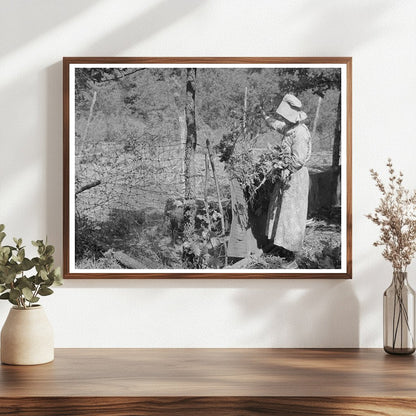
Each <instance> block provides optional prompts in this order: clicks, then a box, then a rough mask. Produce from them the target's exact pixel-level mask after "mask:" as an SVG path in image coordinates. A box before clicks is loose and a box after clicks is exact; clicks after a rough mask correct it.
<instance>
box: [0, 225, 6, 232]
mask: <svg viewBox="0 0 416 416" xmlns="http://www.w3.org/2000/svg"><path fill="white" fill-rule="evenodd" d="M4 228H5V226H4V224H0V232H1V231H4Z"/></svg>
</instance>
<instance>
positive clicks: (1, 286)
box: [0, 285, 7, 293]
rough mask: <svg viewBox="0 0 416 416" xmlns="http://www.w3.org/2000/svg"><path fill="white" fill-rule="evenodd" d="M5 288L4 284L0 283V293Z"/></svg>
mask: <svg viewBox="0 0 416 416" xmlns="http://www.w3.org/2000/svg"><path fill="white" fill-rule="evenodd" d="M5 290H7V288H6V286H4V285H0V293H3V292H4V291H5Z"/></svg>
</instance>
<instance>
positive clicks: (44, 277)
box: [39, 269, 48, 280]
mask: <svg viewBox="0 0 416 416" xmlns="http://www.w3.org/2000/svg"><path fill="white" fill-rule="evenodd" d="M39 276H40V277H41V279H42V280H48V273H46V270H44V269H42V270H41V271H40V272H39Z"/></svg>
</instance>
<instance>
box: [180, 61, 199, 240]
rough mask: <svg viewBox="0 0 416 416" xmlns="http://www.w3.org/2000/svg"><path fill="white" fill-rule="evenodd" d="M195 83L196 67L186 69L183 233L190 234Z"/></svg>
mask: <svg viewBox="0 0 416 416" xmlns="http://www.w3.org/2000/svg"><path fill="white" fill-rule="evenodd" d="M195 84H196V68H187V69H186V106H185V116H186V143H185V171H184V177H185V198H184V199H185V204H184V213H183V216H184V227H185V234H188V236H190V235H191V234H192V233H193V232H194V229H195V215H196V203H195V151H196V142H197V137H196V123H195Z"/></svg>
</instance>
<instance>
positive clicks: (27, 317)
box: [1, 305, 54, 365]
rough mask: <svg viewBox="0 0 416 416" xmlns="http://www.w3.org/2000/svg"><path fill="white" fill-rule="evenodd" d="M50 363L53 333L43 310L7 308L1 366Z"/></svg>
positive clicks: (40, 307)
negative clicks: (2, 364) (8, 309)
mask: <svg viewBox="0 0 416 416" xmlns="http://www.w3.org/2000/svg"><path fill="white" fill-rule="evenodd" d="M53 359H54V341H53V329H52V326H51V324H50V323H49V320H48V318H47V316H46V313H45V310H44V309H43V307H42V306H40V305H36V306H32V307H30V308H27V309H18V308H17V307H15V306H14V307H13V308H11V309H10V312H9V315H8V316H7V319H6V322H5V323H4V326H3V329H2V331H1V362H2V363H4V364H12V365H35V364H44V363H49V362H50V361H53Z"/></svg>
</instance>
